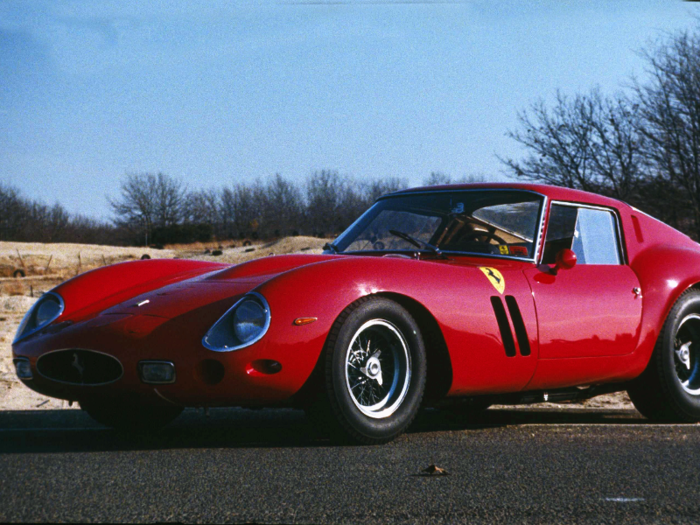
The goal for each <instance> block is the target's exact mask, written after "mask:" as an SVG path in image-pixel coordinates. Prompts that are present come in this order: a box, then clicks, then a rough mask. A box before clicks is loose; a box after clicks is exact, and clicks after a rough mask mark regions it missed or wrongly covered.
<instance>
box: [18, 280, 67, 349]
mask: <svg viewBox="0 0 700 525" xmlns="http://www.w3.org/2000/svg"><path fill="white" fill-rule="evenodd" d="M63 308H64V304H63V299H62V298H61V296H60V295H58V294H57V293H54V292H48V293H45V294H44V295H42V296H41V298H40V299H39V300H38V301H37V302H36V303H34V306H32V307H31V308H30V309H29V311H28V312H27V314H26V315H25V316H24V319H22V322H21V323H20V325H19V328H18V329H17V335H16V336H15V340H14V341H12V344H15V343H16V342H18V341H21V340H22V339H24V338H25V337H29V336H30V335H32V334H33V333H34V332H37V331H39V330H41V329H42V328H44V327H45V326H48V325H49V324H51V323H52V322H54V321H55V320H56V319H58V317H59V316H60V315H61V314H62V313H63Z"/></svg>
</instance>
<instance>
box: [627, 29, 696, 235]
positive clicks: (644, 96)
mask: <svg viewBox="0 0 700 525" xmlns="http://www.w3.org/2000/svg"><path fill="white" fill-rule="evenodd" d="M643 56H644V57H645V58H646V60H647V64H648V70H649V71H648V72H649V76H650V80H649V81H648V82H646V83H644V84H639V83H637V84H636V86H635V92H636V94H637V97H638V99H639V104H640V112H641V118H642V125H641V126H640V130H641V133H642V135H643V136H644V138H645V139H646V148H645V155H646V159H647V160H648V163H649V165H650V167H651V169H652V170H654V171H655V172H656V174H657V176H658V177H660V178H661V179H662V180H664V181H666V182H667V183H668V184H670V185H673V186H675V187H677V188H679V189H681V190H682V194H683V196H684V198H685V199H686V200H687V203H688V205H689V208H690V211H691V213H692V219H693V224H692V232H693V234H694V236H695V238H700V33H699V32H697V31H696V32H695V33H689V32H682V33H678V34H676V35H675V36H672V37H670V38H669V39H668V40H667V41H666V42H664V43H661V44H659V45H656V46H655V47H654V48H652V49H649V50H647V51H645V52H644V54H643Z"/></svg>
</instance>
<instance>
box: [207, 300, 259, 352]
mask: <svg viewBox="0 0 700 525" xmlns="http://www.w3.org/2000/svg"><path fill="white" fill-rule="evenodd" d="M269 326H270V307H269V306H268V304H267V301H266V300H265V298H264V297H263V296H262V295H260V294H259V293H255V292H251V293H249V294H246V295H245V296H244V297H243V298H242V299H241V300H240V301H238V302H237V303H236V304H234V305H233V306H232V307H231V308H230V309H229V310H228V312H226V313H225V314H224V315H223V316H222V317H221V319H219V320H218V321H217V322H216V323H215V324H214V326H212V327H211V329H210V330H209V331H208V332H207V334H206V335H205V336H204V338H203V339H202V344H203V345H204V346H205V347H206V348H208V349H209V350H214V351H215V352H230V351H232V350H238V349H240V348H245V347H246V346H250V345H252V344H253V343H255V342H257V341H259V340H260V339H262V337H263V336H264V335H265V332H267V329H268V327H269Z"/></svg>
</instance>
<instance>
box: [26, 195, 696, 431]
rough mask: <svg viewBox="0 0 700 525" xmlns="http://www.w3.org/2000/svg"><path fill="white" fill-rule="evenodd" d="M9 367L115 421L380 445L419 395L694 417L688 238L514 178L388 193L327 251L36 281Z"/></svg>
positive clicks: (134, 265) (607, 205) (405, 422)
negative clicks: (282, 418) (221, 424)
mask: <svg viewBox="0 0 700 525" xmlns="http://www.w3.org/2000/svg"><path fill="white" fill-rule="evenodd" d="M13 352H14V363H15V367H16V371H17V375H18V377H19V378H20V379H21V380H22V382H23V383H24V384H25V385H27V386H28V387H30V388H32V389H34V390H36V391H37V392H40V393H42V394H46V395H49V396H53V397H58V398H63V399H68V400H75V401H78V402H79V403H80V405H81V407H82V408H83V409H84V410H86V411H87V412H88V413H89V414H90V415H91V416H93V417H94V418H95V419H96V420H98V421H100V422H102V423H105V424H107V425H111V426H115V427H120V426H125V427H135V426H150V427H155V426H159V425H163V424H166V423H167V422H169V421H170V420H172V419H173V418H175V417H176V416H177V415H178V414H179V413H180V412H181V411H182V409H183V407H211V406H248V407H252V406H280V405H281V406H295V407H301V408H304V409H305V410H306V411H307V413H308V414H309V415H310V417H311V419H312V420H314V421H317V422H320V423H321V424H322V425H323V426H324V427H325V429H326V430H327V431H329V432H330V433H331V434H333V435H335V436H343V437H345V438H349V439H350V440H351V441H354V442H360V443H383V442H387V441H389V440H391V439H393V438H394V437H396V436H397V435H399V434H400V433H401V432H403V431H404V430H405V429H406V428H407V427H408V426H409V424H410V423H411V422H412V421H413V419H414V417H415V416H416V414H417V412H418V410H419V408H420V407H421V406H422V405H424V404H430V403H438V402H446V401H449V400H459V401H460V403H461V404H462V405H464V406H465V407H471V409H474V408H477V407H481V408H484V407H487V406H488V405H489V404H490V403H494V402H498V403H533V402H541V401H543V400H547V399H549V400H553V401H556V400H574V399H585V398H588V397H592V396H596V395H599V394H601V393H608V392H614V391H620V390H627V391H628V392H629V394H630V397H631V398H632V401H633V402H634V404H635V406H636V407H637V409H638V410H639V411H640V412H641V413H642V414H644V415H645V416H646V417H648V418H650V419H652V420H657V421H688V422H690V421H700V246H699V245H698V244H697V243H695V242H694V241H692V240H691V239H690V238H689V237H687V236H686V235H684V234H682V233H680V232H678V231H676V230H674V229H673V228H671V227H669V226H667V225H665V224H663V223H661V222H659V221H657V220H656V219H653V218H652V217H650V216H648V215H646V214H644V213H643V212H641V211H639V210H636V209H634V208H632V207H630V206H628V205H627V204H624V203H622V202H619V201H616V200H612V199H609V198H606V197H601V196H599V195H593V194H589V193H584V192H580V191H574V190H568V189H562V188H554V187H547V186H539V185H530V184H475V185H462V186H444V187H429V188H415V189H410V190H406V191H400V192H397V193H393V194H390V195H386V196H384V197H382V198H380V199H379V200H377V202H376V203H375V204H374V205H373V206H372V207H371V208H370V209H369V210H368V211H367V212H365V213H364V214H363V215H362V216H361V217H360V218H359V219H357V221H356V222H355V223H354V224H352V225H351V226H350V227H349V228H348V229H347V230H346V231H345V232H344V233H343V234H342V235H340V236H339V237H338V238H337V239H336V240H335V241H334V242H333V243H331V244H328V245H327V246H326V251H325V253H324V254H322V255H286V256H274V257H267V258H264V259H258V260H255V261H251V262H248V263H245V264H240V265H237V266H230V265H223V264H215V263H208V262H197V261H186V260H151V261H139V262H129V263H123V264H117V265H114V266H110V267H106V268H101V269H98V270H94V271H92V272H88V273H85V274H83V275H80V276H78V277H75V278H74V279H71V280H69V281H67V282H65V283H63V284H61V285H60V286H58V287H56V288H55V289H54V290H52V291H51V292H49V293H46V294H44V295H43V296H42V297H41V299H39V300H38V301H37V302H36V304H35V305H34V307H33V308H32V309H31V310H30V311H29V312H28V313H27V315H26V317H25V318H24V320H23V321H22V324H21V326H20V328H19V330H18V333H17V337H16V339H15V341H14V343H13Z"/></svg>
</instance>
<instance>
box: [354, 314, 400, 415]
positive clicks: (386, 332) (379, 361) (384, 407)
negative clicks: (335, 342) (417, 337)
mask: <svg viewBox="0 0 700 525" xmlns="http://www.w3.org/2000/svg"><path fill="white" fill-rule="evenodd" d="M410 379H411V360H410V356H409V353H408V344H407V343H406V340H405V339H404V337H403V334H401V332H400V331H399V329H398V328H397V327H396V326H394V325H393V324H392V323H390V322H388V321H385V320H384V319H372V320H371V321H367V322H366V323H365V324H363V325H362V326H361V327H360V328H359V330H357V332H355V335H354V336H353V338H352V341H351V343H350V345H349V346H348V349H347V352H346V356H345V384H346V386H347V389H348V393H349V394H350V398H351V399H352V401H353V403H354V405H355V406H356V407H357V408H358V409H359V410H360V412H362V413H363V414H364V415H366V416H368V417H371V418H375V419H381V418H385V417H389V416H390V415H391V414H393V413H394V412H396V410H398V408H399V407H400V406H401V403H403V400H404V399H405V397H406V394H407V393H408V386H409V383H410Z"/></svg>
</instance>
